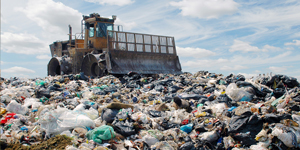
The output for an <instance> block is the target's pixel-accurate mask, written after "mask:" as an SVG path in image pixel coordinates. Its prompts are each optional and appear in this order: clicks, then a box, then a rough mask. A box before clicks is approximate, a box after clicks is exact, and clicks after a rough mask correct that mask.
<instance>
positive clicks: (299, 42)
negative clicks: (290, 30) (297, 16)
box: [284, 40, 300, 46]
mask: <svg viewBox="0 0 300 150" xmlns="http://www.w3.org/2000/svg"><path fill="white" fill-rule="evenodd" d="M284 45H287V46H288V45H295V46H299V45H300V40H293V42H291V43H284Z"/></svg>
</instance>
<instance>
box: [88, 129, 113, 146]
mask: <svg viewBox="0 0 300 150" xmlns="http://www.w3.org/2000/svg"><path fill="white" fill-rule="evenodd" d="M115 136H116V135H115V132H114V129H113V128H112V127H111V126H107V125H103V126H100V127H97V128H95V129H93V130H91V131H89V132H87V133H86V137H87V139H88V140H93V141H94V142H96V143H99V144H101V143H102V140H110V139H112V138H114V137H115Z"/></svg>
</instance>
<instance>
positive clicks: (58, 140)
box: [5, 135, 72, 150]
mask: <svg viewBox="0 0 300 150" xmlns="http://www.w3.org/2000/svg"><path fill="white" fill-rule="evenodd" d="M71 140H72V139H71V138H69V137H67V136H64V135H57V136H56V137H53V138H50V139H48V140H47V141H44V142H42V143H39V144H36V145H31V146H23V145H22V144H21V143H16V144H8V146H7V148H6V149H5V150H15V149H18V150H51V149H56V150H64V149H65V147H66V146H68V145H72V143H71Z"/></svg>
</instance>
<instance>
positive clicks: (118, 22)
mask: <svg viewBox="0 0 300 150" xmlns="http://www.w3.org/2000/svg"><path fill="white" fill-rule="evenodd" d="M115 24H116V25H122V26H123V28H124V29H123V30H124V31H128V30H131V29H132V28H134V27H136V23H135V22H124V21H122V20H121V19H120V18H118V17H117V20H116V21H115Z"/></svg>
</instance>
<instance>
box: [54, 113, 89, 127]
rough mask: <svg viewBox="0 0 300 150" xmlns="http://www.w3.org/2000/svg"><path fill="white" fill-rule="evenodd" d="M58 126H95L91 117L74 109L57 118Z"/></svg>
mask: <svg viewBox="0 0 300 150" xmlns="http://www.w3.org/2000/svg"><path fill="white" fill-rule="evenodd" d="M57 123H58V125H59V126H60V127H63V128H70V129H72V128H76V127H84V128H85V127H95V123H94V121H93V120H92V119H90V118H89V117H87V116H86V115H84V114H80V113H79V112H75V111H66V112H64V113H63V114H62V115H60V117H59V118H58V120H57Z"/></svg>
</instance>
